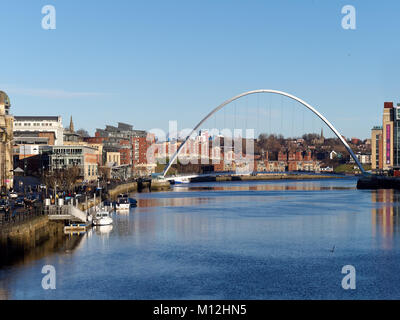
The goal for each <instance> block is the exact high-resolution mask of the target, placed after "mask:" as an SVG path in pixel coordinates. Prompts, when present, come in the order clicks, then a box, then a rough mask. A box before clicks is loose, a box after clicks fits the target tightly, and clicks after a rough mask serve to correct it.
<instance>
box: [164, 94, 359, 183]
mask: <svg viewBox="0 0 400 320" xmlns="http://www.w3.org/2000/svg"><path fill="white" fill-rule="evenodd" d="M257 93H273V94H278V95H281V96H285V97H288V98H290V99H292V100H295V101H297V102H299V103H300V104H302V105H303V106H305V107H306V108H307V109H309V110H311V111H312V112H313V113H314V114H316V115H317V116H318V117H319V118H320V119H321V120H322V121H323V122H325V124H326V125H327V126H328V127H329V128H330V129H331V130H332V131H333V133H334V134H335V135H336V136H337V137H338V138H339V140H340V141H341V142H342V144H343V145H344V146H345V148H346V150H347V151H348V152H349V153H350V155H351V157H352V158H353V159H354V161H355V163H356V164H357V165H358V167H359V168H360V170H361V172H362V174H363V175H365V174H366V171H365V169H364V168H363V166H362V164H361V163H360V161H359V160H358V158H357V157H356V155H355V154H354V152H353V150H351V148H350V146H349V145H348V143H347V142H346V140H345V139H343V137H342V135H341V134H340V133H339V131H338V130H337V129H336V128H335V127H334V126H333V125H332V123H330V122H329V121H328V119H326V118H325V117H324V116H323V115H322V114H321V113H320V112H318V111H317V110H316V109H315V108H314V107H312V106H311V105H310V104H308V103H307V102H305V101H304V100H302V99H300V98H298V97H296V96H294V95H292V94H289V93H286V92H283V91H278V90H270V89H260V90H253V91H248V92H244V93H242V94H239V95H237V96H235V97H233V98H231V99H229V100H226V101H225V102H223V103H222V104H220V105H219V106H218V107H216V108H215V109H214V110H212V111H211V112H210V113H209V114H207V115H206V116H205V117H204V118H203V119H202V120H201V121H200V122H199V123H198V124H197V125H196V126H195V127H194V128H193V130H192V132H191V133H190V134H189V135H188V136H187V137H186V139H185V140H184V142H183V143H182V144H181V145H180V146H179V148H178V150H177V151H176V152H175V153H174V155H173V156H172V158H171V159H170V161H169V162H168V165H167V166H166V167H165V168H164V171H163V173H162V177H165V175H166V174H167V172H168V170H169V169H170V168H171V165H172V164H173V163H174V161H175V160H176V158H177V157H178V155H179V153H180V152H181V150H182V148H183V147H184V146H185V144H186V143H187V141H188V140H189V138H190V137H191V136H192V135H193V133H195V132H196V131H197V130H198V129H199V128H200V126H201V125H202V124H203V123H204V122H205V121H207V120H208V119H209V118H210V117H211V116H212V115H213V114H215V113H217V112H218V111H219V110H221V109H222V108H223V107H225V106H226V105H228V104H230V103H231V102H233V101H235V100H238V99H240V98H242V97H245V96H249V95H253V94H257Z"/></svg>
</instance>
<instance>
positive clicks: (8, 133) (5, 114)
mask: <svg viewBox="0 0 400 320" xmlns="http://www.w3.org/2000/svg"><path fill="white" fill-rule="evenodd" d="M10 107H11V104H10V99H9V98H8V96H7V94H6V93H5V92H3V91H0V180H1V191H2V192H3V191H6V190H9V189H10V188H12V187H13V169H14V168H13V144H12V141H13V127H14V117H13V116H11V115H10Z"/></svg>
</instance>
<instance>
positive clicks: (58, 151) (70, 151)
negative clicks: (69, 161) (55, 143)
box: [53, 148, 82, 154]
mask: <svg viewBox="0 0 400 320" xmlns="http://www.w3.org/2000/svg"><path fill="white" fill-rule="evenodd" d="M53 153H55V154H82V149H64V148H61V149H54V150H53Z"/></svg>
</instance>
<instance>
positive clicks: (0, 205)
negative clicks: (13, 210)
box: [0, 199, 10, 212]
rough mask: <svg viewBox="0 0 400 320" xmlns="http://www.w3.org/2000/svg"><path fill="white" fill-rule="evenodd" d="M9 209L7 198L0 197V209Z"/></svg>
mask: <svg viewBox="0 0 400 320" xmlns="http://www.w3.org/2000/svg"><path fill="white" fill-rule="evenodd" d="M9 210H10V204H9V202H8V200H6V199H0V211H5V212H7V211H9Z"/></svg>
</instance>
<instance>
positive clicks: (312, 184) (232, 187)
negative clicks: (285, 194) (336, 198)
mask: <svg viewBox="0 0 400 320" xmlns="http://www.w3.org/2000/svg"><path fill="white" fill-rule="evenodd" d="M351 189H355V187H354V186H352V187H344V186H337V185H331V186H326V185H322V184H319V183H318V182H316V181H301V182H297V181H296V182H295V181H293V182H292V183H290V182H288V181H285V182H278V183H277V182H275V181H273V182H269V183H268V182H267V183H266V182H265V181H264V182H258V183H257V182H256V183H254V182H253V183H246V182H244V183H240V184H238V183H235V182H233V183H225V184H222V183H215V184H214V185H212V184H211V183H208V184H207V185H199V184H189V185H178V186H175V187H174V189H173V191H175V192H182V191H316V190H327V191H332V190H351Z"/></svg>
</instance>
